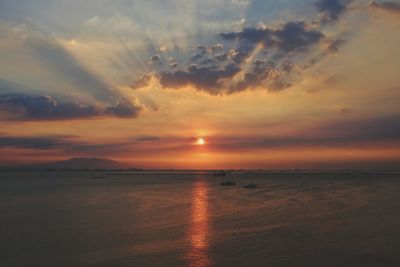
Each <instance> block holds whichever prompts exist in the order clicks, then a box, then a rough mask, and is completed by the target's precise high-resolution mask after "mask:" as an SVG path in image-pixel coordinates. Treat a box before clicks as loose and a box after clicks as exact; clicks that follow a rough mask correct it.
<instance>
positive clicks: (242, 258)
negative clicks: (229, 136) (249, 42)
mask: <svg viewBox="0 0 400 267" xmlns="http://www.w3.org/2000/svg"><path fill="white" fill-rule="evenodd" d="M93 175H96V174H90V173H59V172H54V173H33V174H29V173H0V246H1V247H0V266H2V267H6V266H68V267H69V266H199V267H202V266H352V267H353V266H400V253H399V252H400V175H388V174H385V175H378V174H376V175H334V174H257V175H255V174H252V175H239V174H237V175H233V176H232V177H229V178H230V179H233V180H235V181H237V182H238V183H239V185H242V184H245V183H248V182H253V181H254V182H256V183H258V185H259V188H257V189H244V188H242V187H241V186H236V187H221V186H219V181H220V179H219V178H216V177H212V176H210V175H208V174H174V175H171V174H170V175H165V174H151V175H118V176H109V177H110V178H109V179H105V180H101V179H99V180H96V179H91V177H92V176H93Z"/></svg>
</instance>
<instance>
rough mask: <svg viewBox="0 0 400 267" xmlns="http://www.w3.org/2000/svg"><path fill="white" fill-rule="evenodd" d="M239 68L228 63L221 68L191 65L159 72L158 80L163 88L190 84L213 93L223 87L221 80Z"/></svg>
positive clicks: (236, 71) (218, 91) (232, 74)
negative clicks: (183, 68)
mask: <svg viewBox="0 0 400 267" xmlns="http://www.w3.org/2000/svg"><path fill="white" fill-rule="evenodd" d="M240 70H241V69H240V67H238V66H237V65H235V64H228V65H226V66H225V67H223V68H218V67H213V66H211V67H203V66H201V67H197V66H196V65H191V66H189V67H188V68H187V70H177V71H174V72H162V73H160V74H159V82H160V84H161V85H162V86H163V87H164V88H165V87H168V88H181V87H185V86H187V85H192V86H194V87H196V88H197V89H199V90H203V91H207V92H208V93H210V94H212V95H215V94H219V93H220V91H221V88H223V84H222V83H223V80H224V79H227V78H230V77H233V76H234V75H235V74H236V73H238V72H239V71H240Z"/></svg>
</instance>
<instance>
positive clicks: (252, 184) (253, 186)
mask: <svg viewBox="0 0 400 267" xmlns="http://www.w3.org/2000/svg"><path fill="white" fill-rule="evenodd" d="M243 188H257V185H256V184H255V183H251V184H246V185H244V186H243Z"/></svg>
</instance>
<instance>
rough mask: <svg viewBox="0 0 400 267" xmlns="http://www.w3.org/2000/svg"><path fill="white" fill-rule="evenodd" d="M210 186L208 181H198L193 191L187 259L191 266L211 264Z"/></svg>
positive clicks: (201, 266) (197, 266) (200, 266)
mask: <svg viewBox="0 0 400 267" xmlns="http://www.w3.org/2000/svg"><path fill="white" fill-rule="evenodd" d="M208 193H209V188H208V184H207V182H206V181H196V182H195V184H194V186H193V192H192V209H191V211H192V212H191V220H190V226H189V231H188V240H189V242H190V244H189V250H188V252H187V259H188V261H189V266H193V267H194V266H196V267H205V266H210V265H211V259H210V257H209V254H208V250H209V230H210V229H209V227H210V218H209V214H208Z"/></svg>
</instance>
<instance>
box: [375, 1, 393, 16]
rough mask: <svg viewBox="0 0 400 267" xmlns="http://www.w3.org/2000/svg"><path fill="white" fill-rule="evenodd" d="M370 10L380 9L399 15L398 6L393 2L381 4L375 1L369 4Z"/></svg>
mask: <svg viewBox="0 0 400 267" xmlns="http://www.w3.org/2000/svg"><path fill="white" fill-rule="evenodd" d="M369 6H370V7H371V8H375V9H380V10H383V11H388V12H392V13H395V14H400V4H399V3H394V2H383V3H377V2H375V1H373V2H371V4H370V5H369Z"/></svg>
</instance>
